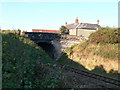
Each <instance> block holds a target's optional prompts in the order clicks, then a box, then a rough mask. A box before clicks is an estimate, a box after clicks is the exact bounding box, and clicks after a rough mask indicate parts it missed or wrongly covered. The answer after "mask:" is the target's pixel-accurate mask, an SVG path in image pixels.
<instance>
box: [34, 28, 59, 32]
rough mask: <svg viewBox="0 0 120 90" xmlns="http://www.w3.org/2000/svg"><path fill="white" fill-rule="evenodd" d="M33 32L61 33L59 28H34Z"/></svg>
mask: <svg viewBox="0 0 120 90" xmlns="http://www.w3.org/2000/svg"><path fill="white" fill-rule="evenodd" d="M32 32H47V33H60V31H59V30H45V29H32Z"/></svg>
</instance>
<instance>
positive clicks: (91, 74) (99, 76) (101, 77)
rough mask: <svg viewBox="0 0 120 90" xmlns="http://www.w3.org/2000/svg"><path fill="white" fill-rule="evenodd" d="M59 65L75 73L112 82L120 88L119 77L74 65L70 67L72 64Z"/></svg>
mask: <svg viewBox="0 0 120 90" xmlns="http://www.w3.org/2000/svg"><path fill="white" fill-rule="evenodd" d="M57 67H61V68H63V69H65V70H67V71H71V72H74V73H77V74H80V75H84V76H87V77H90V78H94V79H97V80H100V81H103V82H105V83H108V84H112V85H114V86H115V87H117V88H120V80H119V79H114V78H110V77H107V76H103V75H99V74H95V73H91V72H89V71H86V70H81V69H76V68H73V67H70V66H59V65H57ZM103 87H104V86H103Z"/></svg>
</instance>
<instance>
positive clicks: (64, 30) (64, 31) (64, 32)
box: [60, 26, 69, 34]
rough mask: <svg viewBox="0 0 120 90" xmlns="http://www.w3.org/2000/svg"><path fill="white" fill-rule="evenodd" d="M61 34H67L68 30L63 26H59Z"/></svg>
mask: <svg viewBox="0 0 120 90" xmlns="http://www.w3.org/2000/svg"><path fill="white" fill-rule="evenodd" d="M60 31H61V34H69V30H68V29H67V27H65V26H61V27H60Z"/></svg>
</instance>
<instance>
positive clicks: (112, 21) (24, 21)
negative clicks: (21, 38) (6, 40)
mask: <svg viewBox="0 0 120 90" xmlns="http://www.w3.org/2000/svg"><path fill="white" fill-rule="evenodd" d="M48 1H49V0H48ZM76 17H78V19H79V22H80V23H93V24H96V23H97V20H98V19H99V20H100V25H101V26H109V27H118V1H116V0H113V1H112V0H110V1H108V0H107V1H106V2H105V0H104V1H103V0H101V1H97V2H96V1H94V0H93V1H86V0H85V1H79V2H78V1H76V0H75V1H71V2H70V1H66V2H64V1H62V2H55V1H54V0H53V1H50V2H47V1H46V2H44V1H43V2H42V1H41V2H40V1H37V0H34V1H32V0H30V1H28V0H23V1H19V0H18V2H15V1H14V0H12V1H9V2H8V1H7V0H3V1H2V2H0V27H1V29H2V30H3V29H11V30H13V29H22V30H27V31H31V30H32V29H47V30H59V28H60V27H61V25H65V22H67V23H68V24H71V23H74V20H75V18H76Z"/></svg>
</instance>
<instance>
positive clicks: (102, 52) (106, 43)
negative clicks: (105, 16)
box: [58, 28, 120, 78]
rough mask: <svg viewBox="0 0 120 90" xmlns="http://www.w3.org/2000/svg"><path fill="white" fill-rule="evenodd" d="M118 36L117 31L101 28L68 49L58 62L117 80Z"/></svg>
mask: <svg viewBox="0 0 120 90" xmlns="http://www.w3.org/2000/svg"><path fill="white" fill-rule="evenodd" d="M119 34H120V33H119V30H118V29H112V28H102V29H100V30H98V31H97V32H95V33H92V34H91V35H90V37H89V39H88V40H87V41H85V42H83V43H80V44H78V45H74V46H72V47H71V48H68V49H67V50H66V52H65V54H64V55H63V56H62V57H61V59H60V60H59V61H58V62H60V63H64V64H67V65H70V66H73V67H76V68H80V69H84V70H85V69H86V70H89V71H91V72H95V73H98V74H103V75H106V76H110V77H113V78H118V73H120V72H119V69H118V66H119V65H118V61H119V59H118V58H119V57H118V45H119V42H120V41H119V39H118V37H119Z"/></svg>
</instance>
